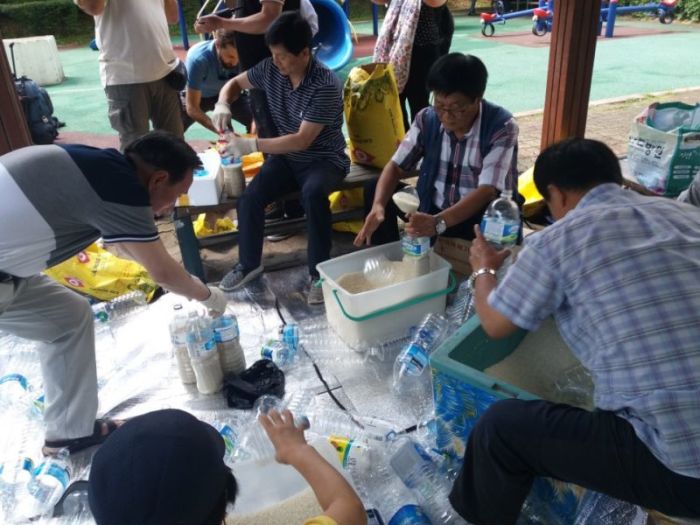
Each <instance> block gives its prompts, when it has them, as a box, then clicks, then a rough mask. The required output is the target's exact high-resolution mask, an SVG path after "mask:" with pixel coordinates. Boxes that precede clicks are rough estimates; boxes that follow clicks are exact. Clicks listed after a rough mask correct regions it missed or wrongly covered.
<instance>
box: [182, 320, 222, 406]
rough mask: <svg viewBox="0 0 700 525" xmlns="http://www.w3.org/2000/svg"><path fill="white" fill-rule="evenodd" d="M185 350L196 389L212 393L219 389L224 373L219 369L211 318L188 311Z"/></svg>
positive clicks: (219, 364)
mask: <svg viewBox="0 0 700 525" xmlns="http://www.w3.org/2000/svg"><path fill="white" fill-rule="evenodd" d="M187 351H188V352H189V354H190V359H191V360H192V368H193V370H194V375H195V377H196V378H197V390H199V391H200V392H201V393H202V394H213V393H215V392H218V391H219V390H220V389H221V386H222V384H223V380H224V373H223V371H222V370H221V362H220V361H219V355H218V351H217V349H216V340H215V338H214V330H213V329H212V323H211V319H210V318H209V317H207V316H200V315H199V314H198V313H197V312H196V311H192V312H190V314H189V316H188V320H187Z"/></svg>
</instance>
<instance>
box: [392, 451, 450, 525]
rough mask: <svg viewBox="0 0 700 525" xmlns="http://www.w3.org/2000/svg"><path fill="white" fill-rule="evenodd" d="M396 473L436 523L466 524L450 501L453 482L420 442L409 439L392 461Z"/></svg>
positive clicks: (434, 523)
mask: <svg viewBox="0 0 700 525" xmlns="http://www.w3.org/2000/svg"><path fill="white" fill-rule="evenodd" d="M389 464H390V465H391V467H392V469H393V470H394V472H396V475H397V476H398V477H399V479H401V481H403V483H404V485H406V487H408V488H409V489H411V491H412V492H413V493H414V494H415V495H416V497H417V498H418V502H419V503H420V505H421V508H422V509H423V510H424V511H425V512H426V513H427V514H428V516H429V518H430V521H431V522H432V523H433V525H438V524H443V523H450V524H452V523H463V521H462V519H461V518H460V517H459V516H458V515H457V514H456V513H455V511H454V510H453V509H452V508H451V507H450V504H449V503H448V498H447V497H448V494H449V491H450V485H451V484H450V482H449V480H448V479H447V477H445V476H443V475H442V474H440V472H439V469H438V466H437V465H436V464H435V462H434V461H433V460H432V458H431V457H430V456H429V455H428V453H427V452H426V451H425V450H424V449H423V447H421V446H420V445H419V444H418V443H415V442H413V441H411V440H409V439H406V440H404V441H402V442H401V443H399V444H398V446H397V448H396V449H395V451H394V453H393V455H392V456H391V459H390V460H389Z"/></svg>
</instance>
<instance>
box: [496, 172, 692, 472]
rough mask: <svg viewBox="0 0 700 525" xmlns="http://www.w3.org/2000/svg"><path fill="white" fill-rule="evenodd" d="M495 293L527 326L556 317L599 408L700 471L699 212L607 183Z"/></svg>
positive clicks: (526, 252)
mask: <svg viewBox="0 0 700 525" xmlns="http://www.w3.org/2000/svg"><path fill="white" fill-rule="evenodd" d="M488 301H489V304H490V305H491V306H492V307H493V308H495V309H496V310H498V311H499V312H501V313H502V314H503V315H505V316H506V317H507V318H508V319H510V320H511V321H512V322H513V323H515V324H516V325H518V326H520V327H522V328H525V329H527V330H534V329H536V328H537V327H538V326H539V324H540V322H541V321H542V320H543V319H544V318H545V317H547V316H549V315H551V314H553V315H554V318H555V320H556V322H557V325H558V327H559V331H560V333H561V335H562V338H563V339H564V341H566V343H567V344H568V346H569V347H570V348H571V350H572V351H573V353H574V354H575V355H576V356H577V357H578V359H579V360H580V361H581V363H582V364H583V365H584V366H585V367H586V368H587V369H588V370H590V372H591V375H592V377H593V382H594V384H595V404H596V407H598V408H600V409H603V410H610V411H613V412H615V413H616V414H617V415H619V416H620V417H622V418H624V419H626V420H627V421H629V422H630V423H631V424H632V426H633V427H634V429H635V431H636V433H637V436H639V438H640V439H641V440H642V441H643V442H644V443H645V444H646V445H647V446H648V447H649V449H650V450H651V452H652V453H653V454H654V456H656V458H658V459H659V461H661V462H662V463H663V464H664V465H666V466H667V467H668V468H669V469H671V470H672V471H674V472H677V473H679V474H682V475H686V476H691V477H694V478H700V210H698V209H697V208H694V207H692V206H688V205H685V204H680V203H677V202H675V201H671V200H667V199H662V198H659V197H643V196H641V195H638V194H636V193H634V192H632V191H628V190H623V189H621V188H620V187H619V186H617V185H615V184H602V185H600V186H597V187H595V188H593V189H592V190H590V191H589V192H588V193H586V195H585V196H584V197H583V199H581V201H580V202H579V203H578V205H577V206H576V208H575V209H574V210H572V211H570V212H569V213H568V214H567V215H566V217H564V218H563V219H561V220H560V221H558V222H556V223H555V224H554V225H552V226H550V227H548V228H546V229H545V230H543V231H541V232H539V233H535V234H533V235H531V236H530V237H528V238H527V239H526V242H525V247H524V248H523V250H522V251H521V252H520V254H519V255H518V258H517V260H516V262H515V263H514V264H513V266H511V268H510V269H509V271H508V273H507V274H506V277H505V278H504V280H503V282H502V283H500V284H499V286H498V288H497V289H496V290H494V291H493V292H491V295H490V296H489V298H488Z"/></svg>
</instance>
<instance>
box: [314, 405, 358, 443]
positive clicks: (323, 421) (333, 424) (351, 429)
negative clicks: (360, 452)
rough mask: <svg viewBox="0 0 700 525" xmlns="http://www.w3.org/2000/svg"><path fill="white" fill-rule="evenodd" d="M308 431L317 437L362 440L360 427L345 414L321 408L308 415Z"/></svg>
mask: <svg viewBox="0 0 700 525" xmlns="http://www.w3.org/2000/svg"><path fill="white" fill-rule="evenodd" d="M308 417H309V425H310V426H309V431H310V432H313V433H314V434H316V435H318V436H343V437H346V438H351V439H356V440H357V439H364V438H365V432H364V429H363V428H362V426H361V425H359V424H358V423H357V422H355V421H353V419H352V418H351V417H350V415H349V414H348V413H347V412H342V411H340V410H333V409H330V408H323V409H319V410H314V411H313V412H312V413H311V414H309V416H308Z"/></svg>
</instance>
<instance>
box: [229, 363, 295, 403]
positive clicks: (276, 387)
mask: <svg viewBox="0 0 700 525" xmlns="http://www.w3.org/2000/svg"><path fill="white" fill-rule="evenodd" d="M265 395H270V396H276V397H279V398H280V399H281V398H283V397H284V372H282V370H280V369H279V368H278V367H277V365H276V364H275V363H273V362H272V361H270V360H269V359H261V360H260V361H256V362H255V363H253V364H252V365H251V366H250V367H248V368H247V369H246V370H244V371H243V372H241V373H240V374H228V375H227V376H226V377H225V378H224V397H225V398H226V403H227V404H228V406H229V407H231V408H240V409H250V408H253V403H255V400H256V399H258V398H259V397H261V396H265Z"/></svg>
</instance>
